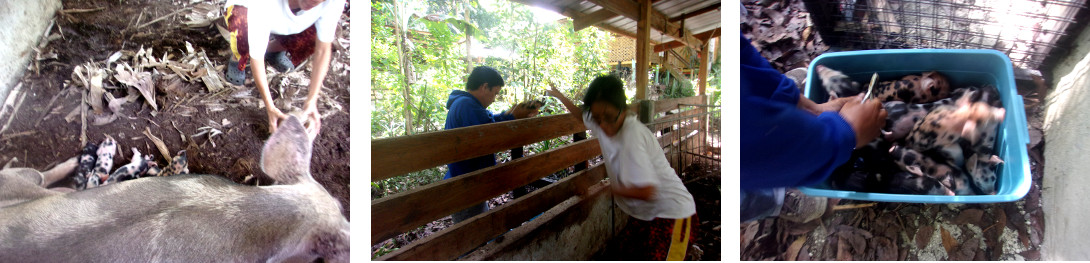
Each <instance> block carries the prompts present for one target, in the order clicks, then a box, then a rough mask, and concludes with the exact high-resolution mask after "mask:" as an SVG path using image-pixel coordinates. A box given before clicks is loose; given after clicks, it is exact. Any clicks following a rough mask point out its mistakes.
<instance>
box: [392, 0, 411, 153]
mask: <svg viewBox="0 0 1090 263" xmlns="http://www.w3.org/2000/svg"><path fill="white" fill-rule="evenodd" d="M393 5H394V19H397V26H395V27H394V33H395V34H397V38H398V39H397V48H398V52H397V58H398V63H399V64H400V65H398V66H400V67H401V73H402V78H401V79H402V82H403V83H404V84H405V88H404V89H402V91H401V96H402V99H403V105H402V106H404V107H403V108H404V111H403V113H404V118H405V135H410V134H412V132H413V130H414V129H413V112H412V106H413V102H412V96H410V94H411V92H412V81H411V80H410V78H412V61H409V58H408V54H407V53H408V50H406V47H405V41H408V37H406V36H405V34H406V33H405V30H402V28H401V27H402V24H401V8H400V7H399V6H398V4H397V0H394V1H393Z"/></svg>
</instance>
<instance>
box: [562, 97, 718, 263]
mask: <svg viewBox="0 0 1090 263" xmlns="http://www.w3.org/2000/svg"><path fill="white" fill-rule="evenodd" d="M548 93H549V95H551V96H553V97H556V98H557V99H559V100H560V101H561V102H562V103H563V104H564V106H565V107H566V108H567V109H568V111H569V112H571V113H572V116H575V117H577V118H579V119H581V120H583V124H584V125H586V127H587V129H589V130H591V132H592V133H593V134H594V136H595V137H597V138H598V143H599V145H600V146H601V148H602V155H603V157H604V159H605V165H606V173H607V174H608V175H609V180H610V185H611V190H612V192H613V194H614V196H615V199H614V201H615V203H616V204H617V206H618V207H620V208H621V210H622V211H624V212H625V213H627V214H628V215H630V216H631V218H629V220H628V225H626V226H625V230H624V231H622V232H621V234H619V235H618V236H617V237H615V238H621V239H622V241H621V242H618V243H619V244H621V248H620V251H619V253H617V254H618V255H621V256H623V257H633V258H632V259H637V260H667V259H671V260H682V259H684V257H685V250H686V249H687V248H688V244H689V242H690V241H691V240H694V239H695V238H694V237H693V233H695V231H694V229H695V228H696V224H693V223H692V222H693V221H696V204H695V202H693V196H692V195H691V194H690V193H689V191H688V190H687V189H685V185H683V184H682V183H681V179H680V178H678V176H677V173H675V172H674V170H673V168H670V163H669V162H667V161H666V155H665V153H663V151H662V148H661V147H660V146H659V144H658V141H657V140H655V136H654V135H652V134H651V131H650V130H648V129H647V127H646V126H644V125H643V123H640V121H639V120H637V118H636V115H634V114H632V113H631V112H629V111H627V109H628V107H626V103H625V101H626V98H625V94H624V83H623V82H622V81H621V79H620V78H617V77H616V76H600V77H597V78H595V79H594V80H593V81H591V82H590V85H588V86H587V91H586V95H585V96H584V97H583V106H582V108H580V107H576V106H575V104H574V103H572V101H571V100H569V99H568V98H567V97H565V96H564V94H562V93H560V91H558V90H557V89H556V87H552V89H550V90H549V91H548ZM697 222H699V221H697Z"/></svg>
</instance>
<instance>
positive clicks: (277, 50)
mask: <svg viewBox="0 0 1090 263" xmlns="http://www.w3.org/2000/svg"><path fill="white" fill-rule="evenodd" d="M344 5H345V0H228V1H227V3H226V4H225V5H224V8H225V9H226V10H224V20H226V22H227V30H228V31H230V34H231V36H230V37H229V39H228V41H229V42H230V44H231V53H232V55H234V56H233V57H232V60H231V61H229V62H228V63H227V64H228V65H227V74H226V75H227V80H228V82H231V84H234V85H242V84H243V82H244V80H245V78H246V74H245V68H246V64H247V63H249V64H253V65H254V66H253V69H254V70H251V72H252V74H253V77H254V86H257V90H258V91H260V92H261V98H262V102H263V103H264V104H265V113H266V114H268V116H269V133H273V132H275V131H276V127H277V123H279V122H280V121H281V120H285V119H287V118H288V115H287V114H284V113H283V112H281V111H280V109H277V108H276V106H275V105H274V104H273V101H272V96H271V95H269V85H268V79H267V78H266V76H265V64H266V63H268V64H270V65H272V66H273V67H274V68H276V70H277V71H280V72H286V71H290V70H292V69H294V68H295V65H299V64H300V63H302V62H303V61H304V60H306V59H307V58H308V57H311V56H312V55H313V58H312V59H311V61H310V63H311V64H310V65H311V73H310V85H309V87H308V92H307V99H306V101H305V102H304V103H303V115H304V116H306V117H307V120H305V121H306V123H308V124H311V125H308V130H312V131H314V132H311V134H317V131H318V129H319V127H320V121H321V120H320V118H319V117H318V116H319V115H318V108H317V104H318V92H319V91H321V87H322V82H324V81H325V75H326V72H327V71H328V70H329V60H330V57H331V56H332V54H331V53H332V48H331V46H332V45H331V44H332V42H333V39H334V37H335V34H336V31H337V22H338V21H339V20H340V19H341V12H342V11H343V10H344ZM270 37H271V38H272V40H271V41H270V40H269V38H270Z"/></svg>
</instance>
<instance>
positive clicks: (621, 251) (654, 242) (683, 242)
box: [614, 214, 700, 261]
mask: <svg viewBox="0 0 1090 263" xmlns="http://www.w3.org/2000/svg"><path fill="white" fill-rule="evenodd" d="M679 221H680V222H679ZM686 221H688V222H686ZM679 223H680V224H679ZM686 223H687V224H686ZM699 224H700V220H699V219H698V218H697V217H696V214H693V216H691V217H688V218H681V219H663V218H655V219H654V220H651V221H643V220H639V219H636V218H633V217H631V216H630V217H628V224H627V225H625V227H624V229H623V230H621V233H619V234H618V235H617V236H616V237H614V239H617V240H615V243H616V244H617V252H618V253H617V256H619V257H620V258H619V260H657V261H661V260H667V258H668V256H669V255H670V254H671V253H670V248H671V245H672V244H673V245H674V246H673V247H674V248H675V250H676V249H678V248H682V249H687V248H688V247H689V244H692V243H693V242H694V241H696V228H697V226H699ZM675 228H678V229H681V231H682V233H684V232H688V234H689V238H687V239H685V238H684V235H682V234H681V233H679V235H678V236H679V237H681V238H679V240H674V229H675ZM686 228H687V229H686ZM674 253H675V256H676V255H680V256H681V258H682V259H683V258H684V257H685V254H686V253H685V251H684V250H681V251H675V252H674ZM679 260H680V259H679Z"/></svg>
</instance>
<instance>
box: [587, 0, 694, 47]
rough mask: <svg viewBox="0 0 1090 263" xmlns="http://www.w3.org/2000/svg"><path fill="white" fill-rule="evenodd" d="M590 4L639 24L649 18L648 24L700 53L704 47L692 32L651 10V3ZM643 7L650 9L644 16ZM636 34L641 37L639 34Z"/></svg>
mask: <svg viewBox="0 0 1090 263" xmlns="http://www.w3.org/2000/svg"><path fill="white" fill-rule="evenodd" d="M590 2H591V3H594V4H596V5H598V6H601V7H603V8H605V9H608V10H610V11H613V12H614V13H617V14H620V15H622V16H625V17H627V18H629V19H632V20H635V21H636V22H637V23H638V22H640V18H641V17H647V18H648V19H650V21H648V22H650V23H651V24H650V26H651V27H652V28H654V29H655V30H658V31H659V32H662V33H663V34H665V35H667V36H670V37H671V38H673V39H675V40H677V41H680V42H682V43H684V44H685V45H688V46H689V47H692V48H693V49H696V50H698V51H699V50H700V48H701V46H703V45H704V42H703V41H700V40H699V39H696V38H695V37H693V35H692V32H689V30H688V29H685V28H682V27H681V26H680V25H678V24H677V23H672V22H669V21H666V19H667V18H666V15H663V14H662V12H659V11H658V10H655V9H654V8H651V3H650V2H649V1H642V0H641V1H639V3H637V2H635V1H632V0H590ZM641 6H647V7H648V10H647V14H644V11H643V10H644V9H642V8H641ZM636 34H637V35H639V33H638V32H637V33H636Z"/></svg>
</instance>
